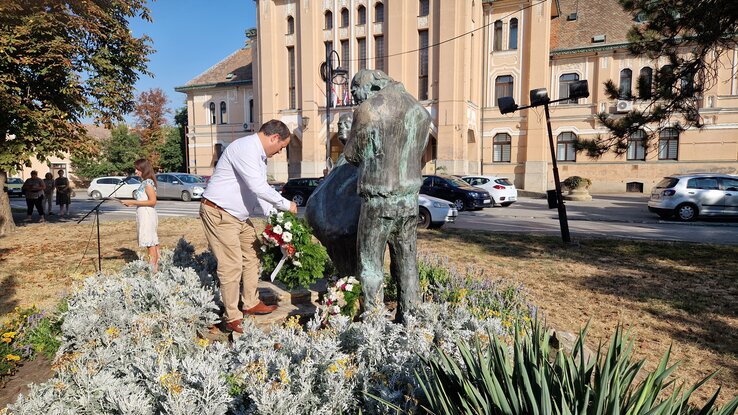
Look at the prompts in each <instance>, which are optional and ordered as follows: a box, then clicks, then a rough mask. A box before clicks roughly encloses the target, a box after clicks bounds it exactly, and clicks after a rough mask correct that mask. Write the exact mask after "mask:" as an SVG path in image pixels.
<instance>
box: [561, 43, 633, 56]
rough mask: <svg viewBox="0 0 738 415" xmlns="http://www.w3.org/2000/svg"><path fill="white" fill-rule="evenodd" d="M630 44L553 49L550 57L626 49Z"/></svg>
mask: <svg viewBox="0 0 738 415" xmlns="http://www.w3.org/2000/svg"><path fill="white" fill-rule="evenodd" d="M628 45H630V43H613V44H611V45H602V46H585V47H582V48H571V49H555V50H552V51H551V52H550V54H551V56H555V55H571V54H576V53H587V52H600V51H604V50H613V49H627V48H628Z"/></svg>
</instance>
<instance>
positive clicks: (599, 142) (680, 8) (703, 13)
mask: <svg viewBox="0 0 738 415" xmlns="http://www.w3.org/2000/svg"><path fill="white" fill-rule="evenodd" d="M619 1H620V4H621V5H622V6H623V8H624V9H625V11H626V12H628V13H630V14H632V15H633V16H634V17H635V20H636V21H637V22H639V23H636V24H635V25H634V26H633V27H632V28H631V30H630V32H629V34H628V40H629V41H630V44H629V46H628V49H629V51H630V52H631V53H633V54H634V55H635V56H646V57H648V58H649V59H653V60H657V59H662V58H664V59H665V60H666V61H668V65H664V66H662V67H661V68H659V69H658V70H654V73H653V80H652V82H651V85H649V82H648V79H646V78H643V77H639V78H638V80H637V83H636V85H637V88H636V90H637V93H638V98H639V99H643V100H646V101H647V102H648V105H647V106H646V108H645V110H638V109H634V110H633V111H631V112H629V113H628V114H626V115H625V116H623V117H611V116H610V114H607V113H600V114H598V116H597V117H598V119H599V121H600V122H601V123H602V124H603V125H604V126H605V127H607V129H608V130H609V132H610V134H609V136H606V137H602V136H600V137H597V138H595V139H591V140H582V141H581V142H579V144H578V148H579V150H585V151H586V152H587V153H588V155H590V156H593V157H598V156H601V155H602V154H604V153H605V152H607V151H610V150H612V151H614V152H615V153H616V154H624V153H625V152H626V151H627V148H628V145H627V141H628V137H629V136H630V135H631V134H633V133H634V132H636V131H638V130H641V129H644V128H643V127H646V126H650V127H651V128H648V129H645V131H646V132H647V133H648V131H658V129H659V127H662V126H664V125H665V124H666V123H669V124H670V125H676V127H677V128H680V129H686V128H689V127H696V128H701V127H702V126H703V122H702V118H701V117H700V113H699V105H700V102H701V99H700V95H701V93H702V92H703V91H706V90H708V89H710V88H711V87H713V86H714V85H715V84H716V83H717V82H718V77H717V75H718V69H719V68H720V67H721V65H723V64H725V61H724V59H723V60H721V57H724V56H725V55H726V53H732V51H733V50H734V49H735V48H736V47H737V46H738V37H737V36H736V34H737V33H738V7H736V5H735V0H715V1H681V0H664V1H653V0H619ZM732 69H733V71H735V69H736V68H732ZM605 91H606V93H607V94H608V96H609V97H610V99H631V98H634V97H625V96H621V93H620V91H618V88H617V86H616V85H615V83H614V82H612V81H607V82H606V83H605ZM654 127H655V128H654ZM653 134H654V133H650V134H648V137H649V138H653ZM649 148H652V147H650V146H647V149H649Z"/></svg>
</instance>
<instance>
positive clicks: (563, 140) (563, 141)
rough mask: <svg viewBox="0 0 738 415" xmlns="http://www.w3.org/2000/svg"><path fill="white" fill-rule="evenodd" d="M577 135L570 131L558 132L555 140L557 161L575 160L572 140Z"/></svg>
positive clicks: (575, 154) (573, 140) (575, 138)
mask: <svg viewBox="0 0 738 415" xmlns="http://www.w3.org/2000/svg"><path fill="white" fill-rule="evenodd" d="M576 140H577V135H576V134H574V133H572V132H564V133H561V134H559V136H558V137H557V139H556V141H557V144H556V146H557V147H556V150H557V151H556V160H558V161H577V152H576V151H575V150H574V142H575V141H576Z"/></svg>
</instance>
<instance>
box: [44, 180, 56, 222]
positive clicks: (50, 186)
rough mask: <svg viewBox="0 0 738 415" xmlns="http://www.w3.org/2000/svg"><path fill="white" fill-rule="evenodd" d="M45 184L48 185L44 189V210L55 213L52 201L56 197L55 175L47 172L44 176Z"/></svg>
mask: <svg viewBox="0 0 738 415" xmlns="http://www.w3.org/2000/svg"><path fill="white" fill-rule="evenodd" d="M44 186H46V189H44V210H45V211H46V214H47V215H53V214H54V212H52V211H51V202H53V197H54V175H52V174H51V173H46V175H45V176H44Z"/></svg>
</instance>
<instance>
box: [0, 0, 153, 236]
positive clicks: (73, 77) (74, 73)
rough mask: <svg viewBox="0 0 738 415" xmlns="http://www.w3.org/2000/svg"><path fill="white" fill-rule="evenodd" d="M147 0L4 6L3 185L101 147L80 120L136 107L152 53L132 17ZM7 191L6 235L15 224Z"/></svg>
mask: <svg viewBox="0 0 738 415" xmlns="http://www.w3.org/2000/svg"><path fill="white" fill-rule="evenodd" d="M134 17H141V18H143V19H146V20H150V17H149V10H148V8H147V7H146V1H145V0H49V1H37V0H14V1H3V2H2V6H0V182H1V183H0V185H2V184H3V183H4V181H5V172H7V171H14V170H15V169H17V168H18V167H20V166H21V165H24V164H26V165H27V164H29V160H30V158H31V157H36V158H37V159H39V160H42V161H43V160H45V159H46V158H47V157H49V156H52V155H61V154H62V153H70V154H84V153H89V152H91V151H93V150H94V149H95V141H94V140H92V139H91V138H90V137H88V136H87V134H86V132H85V129H84V127H83V126H82V124H81V122H80V120H81V119H82V118H85V117H90V118H93V119H95V120H96V122H98V123H102V124H105V125H110V124H111V123H112V122H113V121H117V120H121V119H122V116H123V115H125V114H126V113H128V112H130V111H131V110H132V109H133V86H134V84H135V83H136V81H137V80H138V77H139V76H140V75H141V74H148V71H147V69H146V64H147V62H148V58H147V56H148V54H149V53H151V48H150V46H149V43H150V39H149V38H148V37H146V36H142V37H139V38H137V37H135V36H133V34H132V33H131V31H130V30H129V28H128V20H129V19H131V18H134ZM14 227H15V226H14V223H13V221H12V216H11V212H10V205H9V203H8V200H7V195H5V194H4V193H3V192H0V235H2V234H5V233H6V232H10V231H12V230H13V229H14Z"/></svg>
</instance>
